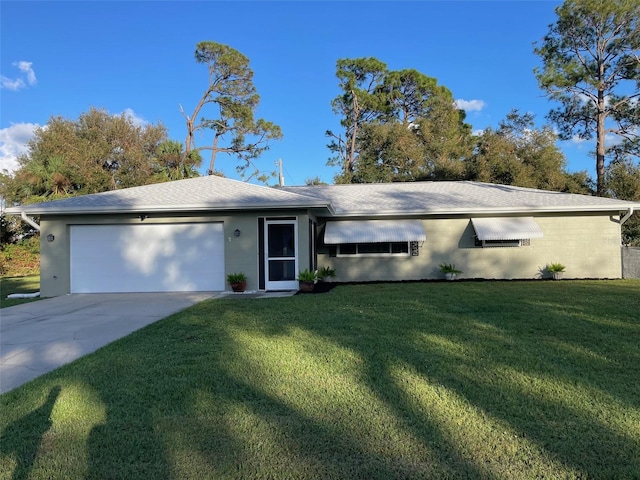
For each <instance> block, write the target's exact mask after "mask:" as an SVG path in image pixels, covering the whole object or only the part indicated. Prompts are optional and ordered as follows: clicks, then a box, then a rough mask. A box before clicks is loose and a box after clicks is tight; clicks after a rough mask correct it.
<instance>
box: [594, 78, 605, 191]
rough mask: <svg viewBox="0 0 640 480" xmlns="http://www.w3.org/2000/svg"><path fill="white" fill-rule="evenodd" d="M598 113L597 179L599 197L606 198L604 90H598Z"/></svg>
mask: <svg viewBox="0 0 640 480" xmlns="http://www.w3.org/2000/svg"><path fill="white" fill-rule="evenodd" d="M597 108H598V112H597V113H596V122H597V126H596V178H597V195H598V196H599V197H602V196H604V193H605V184H604V154H605V142H604V137H605V129H604V120H605V118H606V113H605V98H604V90H603V89H601V88H598V106H597Z"/></svg>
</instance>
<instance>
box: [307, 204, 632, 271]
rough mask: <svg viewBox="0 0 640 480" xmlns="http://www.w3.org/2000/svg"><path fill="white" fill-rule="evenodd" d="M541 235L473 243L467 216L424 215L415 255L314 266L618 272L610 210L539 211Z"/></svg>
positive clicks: (324, 257) (328, 260)
mask: <svg viewBox="0 0 640 480" xmlns="http://www.w3.org/2000/svg"><path fill="white" fill-rule="evenodd" d="M535 221H536V222H537V223H538V225H539V226H540V228H541V230H542V231H543V234H544V237H543V238H539V239H531V240H530V245H529V246H521V247H485V248H482V247H476V246H475V241H474V236H475V231H474V229H473V226H472V225H471V221H470V219H469V218H468V217H467V218H434V219H423V220H422V222H423V225H424V229H425V232H426V237H427V240H426V241H425V242H424V244H422V245H421V246H420V248H419V255H418V256H387V257H367V256H348V257H344V256H343V257H341V256H330V255H329V254H327V253H326V252H321V253H320V254H319V256H318V266H319V267H323V266H329V267H332V268H334V269H335V270H336V274H337V275H336V278H335V279H334V280H335V281H338V282H351V281H372V280H391V281H393V280H396V281H397V280H423V279H441V278H443V275H442V273H440V270H439V267H438V265H439V264H440V263H453V264H455V265H456V267H457V268H459V269H460V270H462V271H463V272H464V273H463V274H461V275H460V276H459V278H487V279H527V278H529V279H533V278H542V277H548V276H549V275H548V274H547V272H545V271H544V269H545V266H546V265H547V264H549V263H552V262H560V263H563V264H564V265H566V267H567V269H566V273H565V278H620V277H621V275H622V270H621V268H622V267H621V255H620V225H619V224H618V223H617V222H616V220H615V219H612V218H611V217H609V216H608V215H598V216H593V215H591V216H589V215H555V216H551V215H549V216H538V217H535Z"/></svg>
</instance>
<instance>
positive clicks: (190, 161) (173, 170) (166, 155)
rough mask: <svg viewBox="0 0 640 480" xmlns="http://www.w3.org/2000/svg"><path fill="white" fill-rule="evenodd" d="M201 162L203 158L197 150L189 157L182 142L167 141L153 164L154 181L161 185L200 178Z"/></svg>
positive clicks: (158, 151)
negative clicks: (171, 181) (162, 183)
mask: <svg viewBox="0 0 640 480" xmlns="http://www.w3.org/2000/svg"><path fill="white" fill-rule="evenodd" d="M201 162H202V157H201V156H200V152H198V151H197V150H192V151H191V153H189V154H188V155H187V154H186V153H185V152H184V150H183V147H182V144H181V143H180V142H176V141H174V140H165V141H164V142H162V143H161V144H160V145H158V148H157V150H156V158H155V159H154V161H153V163H152V170H153V172H154V173H153V179H154V180H155V181H157V182H158V183H160V182H167V181H170V180H180V179H183V178H194V177H198V176H199V175H200V174H199V173H198V167H199V166H200V163H201Z"/></svg>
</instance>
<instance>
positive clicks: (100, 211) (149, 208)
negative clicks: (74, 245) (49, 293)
mask: <svg viewBox="0 0 640 480" xmlns="http://www.w3.org/2000/svg"><path fill="white" fill-rule="evenodd" d="M311 208H320V209H326V210H328V211H329V212H330V214H333V209H332V208H331V205H330V204H327V203H314V204H298V203H291V204H290V203H283V204H242V205H234V204H226V205H220V204H217V205H184V206H180V207H167V206H159V205H136V206H132V207H126V208H123V207H78V208H74V209H68V208H60V209H29V208H28V206H25V207H11V208H7V209H6V210H5V213H7V214H10V215H20V214H22V213H23V212H24V213H26V214H28V215H109V214H128V213H182V212H213V211H246V210H290V209H294V210H298V209H311Z"/></svg>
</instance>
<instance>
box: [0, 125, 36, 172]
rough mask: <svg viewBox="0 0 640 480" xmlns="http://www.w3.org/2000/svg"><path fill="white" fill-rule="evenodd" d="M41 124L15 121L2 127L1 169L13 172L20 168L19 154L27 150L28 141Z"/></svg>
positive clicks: (0, 143)
mask: <svg viewBox="0 0 640 480" xmlns="http://www.w3.org/2000/svg"><path fill="white" fill-rule="evenodd" d="M39 126H40V125H38V124H37V123H13V124H11V126H10V127H7V128H2V129H0V171H6V172H8V173H11V172H13V171H14V170H16V169H17V168H18V161H17V158H18V155H20V154H21V153H26V152H27V142H28V141H29V140H31V138H32V137H33V132H34V130H35V129H36V128H37V127H39Z"/></svg>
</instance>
